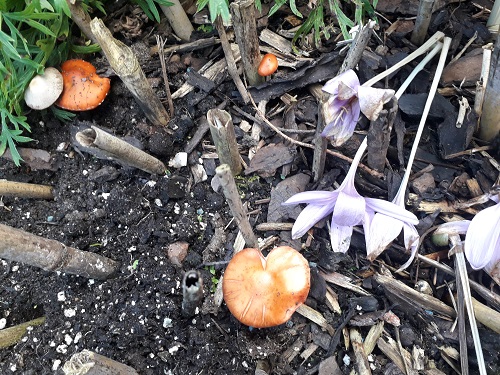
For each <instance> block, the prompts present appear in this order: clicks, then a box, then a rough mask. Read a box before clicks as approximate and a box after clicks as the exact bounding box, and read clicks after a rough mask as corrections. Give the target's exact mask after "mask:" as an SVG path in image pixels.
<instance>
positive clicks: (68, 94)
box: [56, 60, 111, 111]
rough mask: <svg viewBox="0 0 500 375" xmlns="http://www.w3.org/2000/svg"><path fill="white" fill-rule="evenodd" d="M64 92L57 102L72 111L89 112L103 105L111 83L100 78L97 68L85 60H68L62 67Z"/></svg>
mask: <svg viewBox="0 0 500 375" xmlns="http://www.w3.org/2000/svg"><path fill="white" fill-rule="evenodd" d="M61 70H62V75H63V85H64V88H63V92H62V94H61V96H60V97H59V99H58V100H57V102H56V105H58V106H59V107H61V108H64V109H68V110H70V111H87V110H89V109H94V108H96V107H97V106H99V104H101V103H102V102H103V100H104V98H106V95H108V92H109V88H110V87H111V81H110V79H109V78H104V77H99V76H98V75H97V73H96V69H95V67H94V66H93V65H92V64H91V63H89V62H87V61H84V60H68V61H65V62H64V63H63V64H62V65H61Z"/></svg>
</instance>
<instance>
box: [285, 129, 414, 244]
mask: <svg viewBox="0 0 500 375" xmlns="http://www.w3.org/2000/svg"><path fill="white" fill-rule="evenodd" d="M365 149H366V138H365V140H364V141H363V143H362V144H361V146H360V147H359V149H358V151H357V152H356V155H355V156H354V160H353V162H352V164H351V167H350V168H349V171H348V172H347V175H346V177H345V179H344V181H343V182H342V184H341V185H340V186H339V188H338V189H336V190H334V191H306V192H302V193H298V194H295V195H294V196H292V197H290V198H289V199H288V200H287V201H286V202H284V203H283V204H284V205H295V204H299V203H307V206H306V207H305V208H304V209H303V210H302V212H301V213H300V214H299V216H298V217H297V220H296V221H295V224H294V225H293V228H292V238H294V239H295V238H299V237H302V236H303V235H304V234H305V233H306V232H307V231H308V230H309V229H310V228H311V227H312V226H313V225H314V224H316V223H317V222H318V221H320V220H321V219H322V218H324V217H326V216H328V215H329V214H332V221H331V226H330V240H331V242H332V248H333V250H334V251H340V252H346V251H347V250H348V249H349V245H350V243H351V235H352V230H353V226H355V225H363V226H364V227H365V236H366V235H367V234H368V229H369V227H371V226H372V225H371V224H370V221H371V218H372V217H373V216H374V215H375V213H376V212H381V213H383V214H385V215H387V216H389V217H394V218H396V219H398V220H403V221H406V222H408V223H411V224H417V223H418V219H417V217H416V216H415V215H413V214H412V213H410V212H408V211H406V210H405V209H402V208H401V207H399V206H397V205H395V204H394V203H391V202H387V201H385V200H381V199H375V198H364V197H362V196H361V195H360V194H359V193H358V192H357V190H356V188H355V186H354V177H355V174H356V169H357V166H358V164H359V161H360V160H361V156H362V155H363V152H364V151H365ZM380 230H385V228H380Z"/></svg>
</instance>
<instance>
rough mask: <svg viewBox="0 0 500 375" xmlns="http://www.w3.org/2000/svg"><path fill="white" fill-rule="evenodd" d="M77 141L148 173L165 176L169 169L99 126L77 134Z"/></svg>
mask: <svg viewBox="0 0 500 375" xmlns="http://www.w3.org/2000/svg"><path fill="white" fill-rule="evenodd" d="M75 139H76V141H77V142H78V143H79V144H81V145H82V146H84V147H90V148H92V147H94V148H98V149H100V150H102V151H105V152H106V153H108V154H109V157H110V158H112V159H114V160H117V161H119V162H122V163H124V164H126V165H129V166H131V167H134V168H138V169H140V170H143V171H145V172H148V173H153V174H163V173H165V170H166V169H167V168H166V167H165V164H163V163H162V162H161V161H160V160H158V159H157V158H155V157H154V156H151V155H149V154H147V153H146V152H144V151H142V150H140V149H138V148H137V147H135V146H132V145H131V144H130V143H127V142H125V141H124V140H121V139H120V138H118V137H115V136H114V135H112V134H109V133H107V132H105V131H104V130H102V129H99V128H98V127H97V126H92V128H91V129H85V130H82V131H80V132H78V133H76V136H75Z"/></svg>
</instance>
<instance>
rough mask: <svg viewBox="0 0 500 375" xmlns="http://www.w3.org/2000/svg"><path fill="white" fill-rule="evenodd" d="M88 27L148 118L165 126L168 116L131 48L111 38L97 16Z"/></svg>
mask: <svg viewBox="0 0 500 375" xmlns="http://www.w3.org/2000/svg"><path fill="white" fill-rule="evenodd" d="M90 27H91V29H92V32H93V34H94V35H95V37H96V39H97V40H98V42H99V45H100V46H101V48H102V50H103V52H104V54H105V55H106V58H107V59H108V61H109V64H110V65H111V67H112V68H113V70H114V71H115V72H116V74H118V76H119V77H120V78H121V80H122V81H123V83H124V84H125V86H127V88H128V89H129V90H130V92H131V93H132V95H133V96H134V98H135V100H136V101H137V103H138V104H139V106H140V107H141V109H142V111H143V112H144V114H145V115H146V117H147V118H148V120H149V121H151V123H153V124H154V125H162V126H166V125H167V124H168V122H169V121H170V117H169V115H168V113H167V111H166V110H165V108H164V107H163V104H161V102H160V99H158V97H157V96H156V94H155V93H154V91H153V89H152V88H151V85H150V84H149V82H148V80H147V78H146V76H145V75H144V72H143V71H142V69H141V66H140V65H139V61H138V60H137V57H136V56H135V54H134V52H133V51H132V49H131V48H130V47H128V46H126V45H125V44H123V43H122V42H120V41H119V40H117V39H115V38H113V35H111V32H110V31H109V30H108V28H107V27H106V26H104V23H103V22H102V20H100V19H99V18H94V19H93V20H92V21H91V22H90Z"/></svg>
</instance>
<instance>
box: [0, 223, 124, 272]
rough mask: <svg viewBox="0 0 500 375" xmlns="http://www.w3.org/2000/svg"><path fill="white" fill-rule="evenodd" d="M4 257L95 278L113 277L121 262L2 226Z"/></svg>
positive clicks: (0, 255) (0, 251)
mask: <svg viewBox="0 0 500 375" xmlns="http://www.w3.org/2000/svg"><path fill="white" fill-rule="evenodd" d="M0 258H3V259H8V260H12V261H15V262H21V263H25V264H29V265H31V266H35V267H39V268H42V269H44V270H45V271H60V272H66V273H70V274H74V275H80V276H85V277H88V278H92V279H98V280H105V279H108V278H110V277H111V276H113V275H114V274H115V273H116V272H117V271H118V269H119V268H120V263H118V262H116V261H114V260H111V259H109V258H106V257H104V256H102V255H99V254H95V253H90V252H87V251H81V250H78V249H75V248H73V247H69V246H66V245H64V244H63V243H61V242H59V241H55V240H50V239H47V238H43V237H40V236H36V235H34V234H31V233H28V232H25V231H23V230H19V229H15V228H12V227H9V226H7V225H3V224H0Z"/></svg>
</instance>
